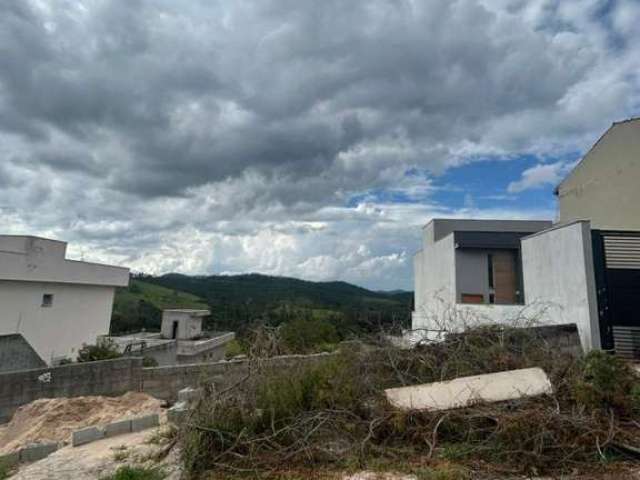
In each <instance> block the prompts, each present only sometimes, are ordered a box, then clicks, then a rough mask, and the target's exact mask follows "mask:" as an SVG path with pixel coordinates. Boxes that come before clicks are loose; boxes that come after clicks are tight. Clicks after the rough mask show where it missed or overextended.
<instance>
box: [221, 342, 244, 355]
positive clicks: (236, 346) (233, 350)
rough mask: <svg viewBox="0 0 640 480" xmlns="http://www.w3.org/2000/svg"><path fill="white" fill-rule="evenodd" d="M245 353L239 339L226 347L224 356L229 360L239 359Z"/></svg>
mask: <svg viewBox="0 0 640 480" xmlns="http://www.w3.org/2000/svg"><path fill="white" fill-rule="evenodd" d="M244 353H245V350H244V348H243V347H242V345H241V344H240V342H239V341H238V340H237V339H235V338H234V339H233V340H231V341H230V342H228V343H227V344H226V345H225V347H224V356H225V358H227V359H230V358H233V357H237V356H238V355H242V354H244Z"/></svg>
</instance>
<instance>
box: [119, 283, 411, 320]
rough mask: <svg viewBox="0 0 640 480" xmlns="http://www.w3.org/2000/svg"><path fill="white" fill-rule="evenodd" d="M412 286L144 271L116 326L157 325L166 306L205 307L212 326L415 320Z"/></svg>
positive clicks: (126, 295) (122, 296) (127, 294)
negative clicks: (380, 288)
mask: <svg viewBox="0 0 640 480" xmlns="http://www.w3.org/2000/svg"><path fill="white" fill-rule="evenodd" d="M412 299H413V293H412V292H403V291H394V292H389V293H387V292H374V291H371V290H367V289H365V288H362V287H358V286H356V285H352V284H349V283H346V282H310V281H305V280H299V279H295V278H287V277H272V276H266V275H259V274H247V275H212V276H188V275H180V274H175V273H172V274H167V275H162V276H158V277H154V276H148V275H138V276H136V277H135V278H133V279H132V281H131V285H130V286H129V288H128V289H119V290H118V292H117V294H116V301H115V306H114V318H113V324H112V329H113V330H114V332H122V331H128V330H136V329H139V328H147V329H154V328H157V327H158V326H159V313H160V310H161V309H163V308H202V306H207V307H208V308H209V309H211V312H212V322H213V323H214V325H212V326H211V327H214V328H219V329H234V330H241V329H243V328H244V327H246V326H248V325H249V324H251V323H252V322H254V321H256V320H263V321H268V322H271V323H275V324H277V323H280V322H282V321H287V320H289V319H291V317H292V316H300V315H303V316H312V317H315V318H317V317H332V318H333V319H334V320H336V319H339V321H340V322H341V323H343V324H348V325H350V326H351V327H353V328H356V326H357V328H365V329H367V328H368V327H371V328H373V327H374V326H375V325H379V324H381V323H382V324H391V323H396V324H397V323H402V324H404V325H406V324H407V322H408V321H409V316H410V312H411V302H412Z"/></svg>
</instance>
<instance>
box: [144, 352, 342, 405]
mask: <svg viewBox="0 0 640 480" xmlns="http://www.w3.org/2000/svg"><path fill="white" fill-rule="evenodd" d="M330 355H331V354H327V353H319V354H314V355H284V356H281V357H274V358H271V359H269V360H266V361H265V362H264V364H265V365H269V366H282V367H285V368H286V367H291V366H294V365H299V364H301V363H310V362H318V361H322V360H324V359H326V358H327V357H328V356H330ZM249 368H250V363H249V361H247V360H231V361H222V362H212V363H195V364H191V365H174V366H170V367H151V368H144V369H143V373H142V391H144V392H145V393H148V394H149V395H152V396H154V397H156V398H160V399H162V400H168V401H176V400H177V398H178V392H179V391H180V390H182V389H183V388H186V387H194V386H198V385H201V384H203V383H214V384H215V385H216V386H217V387H218V388H221V389H224V388H226V387H227V386H230V385H233V384H234V383H236V382H238V381H239V380H241V379H242V378H243V377H245V376H246V375H247V374H248V373H249Z"/></svg>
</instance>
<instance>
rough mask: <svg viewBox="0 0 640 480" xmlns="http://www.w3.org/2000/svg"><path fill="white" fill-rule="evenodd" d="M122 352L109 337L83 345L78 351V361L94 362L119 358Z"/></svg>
mask: <svg viewBox="0 0 640 480" xmlns="http://www.w3.org/2000/svg"><path fill="white" fill-rule="evenodd" d="M121 356H122V354H121V353H120V351H119V350H118V347H117V346H116V344H115V343H114V341H113V340H111V339H102V340H99V341H98V342H97V344H96V345H83V346H82V348H81V349H80V350H79V351H78V362H96V361H98V360H111V359H113V358H119V357H121Z"/></svg>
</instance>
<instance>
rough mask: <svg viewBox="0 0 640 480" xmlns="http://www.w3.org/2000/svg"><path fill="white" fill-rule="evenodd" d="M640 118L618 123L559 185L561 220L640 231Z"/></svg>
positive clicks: (598, 227) (593, 226) (597, 226)
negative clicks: (639, 211)
mask: <svg viewBox="0 0 640 480" xmlns="http://www.w3.org/2000/svg"><path fill="white" fill-rule="evenodd" d="M639 185H640V119H635V120H631V121H625V122H620V123H615V124H614V125H613V126H612V127H611V128H610V129H609V130H608V131H607V132H606V133H605V134H604V135H603V136H602V138H600V140H598V142H597V143H596V144H595V145H594V146H593V148H592V149H591V150H590V151H589V152H588V153H587V154H586V155H585V157H584V158H583V159H582V161H581V162H580V163H579V164H578V166H577V167H576V168H575V169H574V170H573V172H571V174H569V175H568V176H567V178H566V179H565V180H564V181H563V182H562V183H561V184H560V186H559V187H558V198H559V203H560V223H567V222H570V221H574V220H582V219H586V220H590V221H591V227H592V228H594V229H601V230H640V215H638V205H640V187H639Z"/></svg>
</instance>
